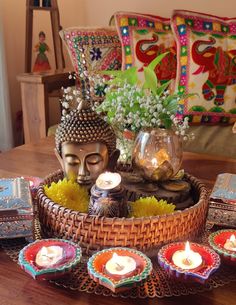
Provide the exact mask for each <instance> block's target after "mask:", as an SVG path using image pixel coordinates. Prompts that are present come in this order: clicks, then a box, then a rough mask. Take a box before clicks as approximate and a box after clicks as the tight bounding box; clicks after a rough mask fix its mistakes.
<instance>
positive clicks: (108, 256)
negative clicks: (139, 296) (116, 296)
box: [87, 247, 152, 293]
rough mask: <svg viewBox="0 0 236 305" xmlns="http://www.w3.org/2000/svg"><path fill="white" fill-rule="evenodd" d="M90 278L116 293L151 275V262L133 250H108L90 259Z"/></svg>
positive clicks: (88, 265) (135, 284)
mask: <svg viewBox="0 0 236 305" xmlns="http://www.w3.org/2000/svg"><path fill="white" fill-rule="evenodd" d="M87 267H88V273H89V275H90V277H91V278H92V279H93V280H94V281H95V282H98V283H99V284H100V285H103V286H105V287H107V288H109V289H110V290H111V291H113V292H115V293H117V292H121V291H124V290H127V289H131V288H133V287H135V286H137V285H139V284H140V283H141V282H143V281H144V280H146V278H147V277H148V276H149V275H150V274H151V271H152V263H151V260H150V259H149V258H148V257H147V256H146V255H144V254H143V253H142V252H139V251H137V250H134V249H129V248H123V247H119V248H110V249H105V250H103V251H100V252H97V253H96V254H94V255H93V256H92V257H90V259H89V261H88V264H87Z"/></svg>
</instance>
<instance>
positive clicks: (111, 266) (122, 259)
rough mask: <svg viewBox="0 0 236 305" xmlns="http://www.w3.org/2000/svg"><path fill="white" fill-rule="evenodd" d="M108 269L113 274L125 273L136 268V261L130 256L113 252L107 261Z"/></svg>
mask: <svg viewBox="0 0 236 305" xmlns="http://www.w3.org/2000/svg"><path fill="white" fill-rule="evenodd" d="M105 268H106V271H107V272H109V273H110V274H113V275H125V274H128V273H130V272H132V271H134V270H135V269H136V261H135V259H133V258H132V257H130V256H121V255H118V254H117V253H113V255H112V258H111V259H109V261H107V263H106V266H105Z"/></svg>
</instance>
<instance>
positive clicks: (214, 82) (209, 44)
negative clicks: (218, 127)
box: [172, 10, 236, 124]
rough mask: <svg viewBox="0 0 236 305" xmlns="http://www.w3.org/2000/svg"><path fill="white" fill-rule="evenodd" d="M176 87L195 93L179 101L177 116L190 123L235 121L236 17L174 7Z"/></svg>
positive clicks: (226, 122)
mask: <svg viewBox="0 0 236 305" xmlns="http://www.w3.org/2000/svg"><path fill="white" fill-rule="evenodd" d="M172 27H173V31H174V32H175V35H176V40H177V52H178V54H179V56H178V59H177V61H178V62H177V76H176V87H177V89H178V90H179V92H181V93H186V94H188V93H197V94H198V95H193V96H190V97H188V98H187V99H185V100H184V101H181V102H180V105H179V113H180V115H184V116H188V117H189V121H190V122H191V123H193V124H218V123H219V124H230V123H233V122H234V121H236V103H235V101H236V18H232V19H228V18H220V17H216V16H211V15H205V14H200V13H194V12H188V11H179V10H176V11H174V13H173V17H172Z"/></svg>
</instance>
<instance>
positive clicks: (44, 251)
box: [35, 246, 63, 268]
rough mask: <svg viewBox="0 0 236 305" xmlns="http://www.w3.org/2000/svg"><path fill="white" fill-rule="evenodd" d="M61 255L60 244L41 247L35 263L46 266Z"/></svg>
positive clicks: (54, 261) (60, 257) (52, 263)
mask: <svg viewBox="0 0 236 305" xmlns="http://www.w3.org/2000/svg"><path fill="white" fill-rule="evenodd" d="M62 257H63V248H62V247H60V246H50V247H42V248H41V249H40V250H39V252H38V253H37V255H36V258H35V263H36V264H37V265H38V266H39V267H44V268H48V267H51V266H53V265H55V264H56V263H58V262H59V261H60V260H61V259H62Z"/></svg>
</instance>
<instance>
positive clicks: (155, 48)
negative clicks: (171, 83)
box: [135, 33, 177, 83]
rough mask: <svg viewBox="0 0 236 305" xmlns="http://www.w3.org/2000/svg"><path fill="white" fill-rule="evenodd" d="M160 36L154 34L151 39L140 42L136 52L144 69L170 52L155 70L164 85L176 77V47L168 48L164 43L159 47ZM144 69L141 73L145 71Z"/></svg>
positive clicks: (141, 69)
mask: <svg viewBox="0 0 236 305" xmlns="http://www.w3.org/2000/svg"><path fill="white" fill-rule="evenodd" d="M158 39H159V38H158V35H157V34H155V33H153V35H152V38H151V39H142V40H139V41H138V42H137V44H136V48H135V52H136V56H137V58H138V60H139V61H140V62H141V63H143V67H145V66H147V65H148V64H149V63H150V62H151V61H152V60H153V59H155V58H156V57H157V56H158V55H160V54H162V53H165V52H169V53H168V54H167V55H166V56H165V57H164V58H163V59H162V61H161V63H160V64H158V65H157V66H156V68H155V73H156V76H157V78H158V80H159V81H160V82H161V83H164V82H166V81H168V80H170V79H175V76H176V66H177V63H176V45H173V47H171V48H166V47H165V45H164V43H162V44H160V45H157V42H158ZM143 67H142V68H140V69H139V71H143Z"/></svg>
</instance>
